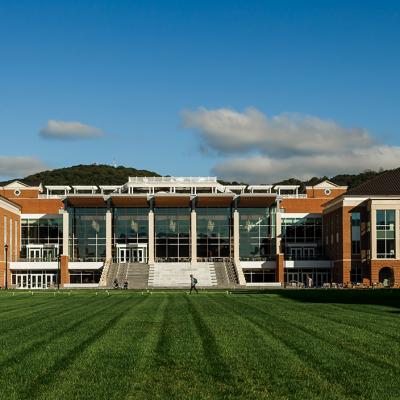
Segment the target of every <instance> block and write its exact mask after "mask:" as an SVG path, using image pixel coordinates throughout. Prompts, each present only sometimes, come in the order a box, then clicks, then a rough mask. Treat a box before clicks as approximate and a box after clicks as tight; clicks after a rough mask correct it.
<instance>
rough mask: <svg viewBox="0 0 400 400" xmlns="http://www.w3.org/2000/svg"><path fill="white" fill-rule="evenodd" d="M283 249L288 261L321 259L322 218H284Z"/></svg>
mask: <svg viewBox="0 0 400 400" xmlns="http://www.w3.org/2000/svg"><path fill="white" fill-rule="evenodd" d="M282 249H283V252H284V254H285V258H287V259H294V260H302V259H304V260H307V259H308V260H309V259H318V258H321V256H322V254H323V252H322V218H321V217H308V218H282Z"/></svg>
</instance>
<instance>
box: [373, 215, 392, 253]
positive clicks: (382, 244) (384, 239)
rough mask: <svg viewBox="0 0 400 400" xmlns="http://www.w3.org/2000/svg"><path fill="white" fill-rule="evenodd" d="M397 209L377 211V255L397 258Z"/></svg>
mask: <svg viewBox="0 0 400 400" xmlns="http://www.w3.org/2000/svg"><path fill="white" fill-rule="evenodd" d="M395 217H396V212H395V210H377V211H376V253H377V254H376V256H377V258H395V253H396V252H395V225H396V223H395Z"/></svg>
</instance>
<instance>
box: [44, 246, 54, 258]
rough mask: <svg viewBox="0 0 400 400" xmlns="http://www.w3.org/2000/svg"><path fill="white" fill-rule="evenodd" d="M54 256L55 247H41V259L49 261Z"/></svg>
mask: <svg viewBox="0 0 400 400" xmlns="http://www.w3.org/2000/svg"><path fill="white" fill-rule="evenodd" d="M55 258H56V249H55V248H54V249H46V248H45V249H43V260H44V261H51V260H54V259H55Z"/></svg>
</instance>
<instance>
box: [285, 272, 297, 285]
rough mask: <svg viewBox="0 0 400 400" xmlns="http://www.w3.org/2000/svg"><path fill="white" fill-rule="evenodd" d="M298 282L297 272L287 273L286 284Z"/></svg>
mask: <svg viewBox="0 0 400 400" xmlns="http://www.w3.org/2000/svg"><path fill="white" fill-rule="evenodd" d="M298 281H299V274H298V273H297V272H288V273H287V282H288V283H290V282H298Z"/></svg>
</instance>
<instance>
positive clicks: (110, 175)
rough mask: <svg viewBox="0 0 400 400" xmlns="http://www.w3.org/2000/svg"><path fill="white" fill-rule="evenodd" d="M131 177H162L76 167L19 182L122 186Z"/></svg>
mask: <svg viewBox="0 0 400 400" xmlns="http://www.w3.org/2000/svg"><path fill="white" fill-rule="evenodd" d="M129 176H160V175H159V174H157V173H156V172H153V171H147V170H141V169H135V168H126V167H112V166H110V165H75V166H73V167H67V168H59V169H53V170H50V171H43V172H38V173H37V174H33V175H29V176H27V177H25V178H22V179H19V180H20V181H21V182H24V183H26V184H28V185H38V184H39V183H42V184H43V185H122V184H124V183H126V182H127V181H128V177H129ZM13 180H14V179H13ZM6 183H7V182H3V183H2V184H6Z"/></svg>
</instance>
